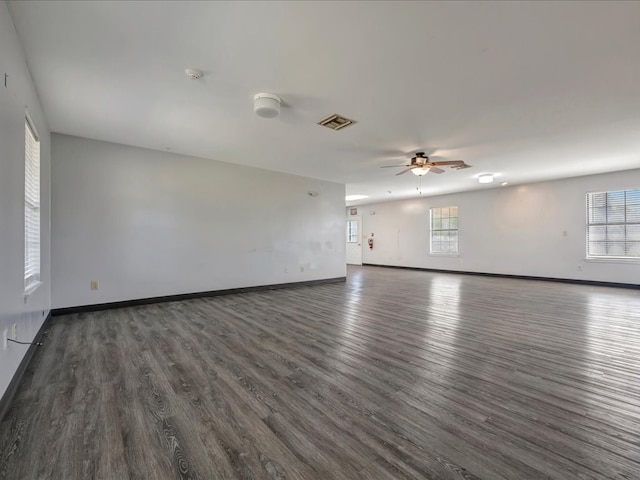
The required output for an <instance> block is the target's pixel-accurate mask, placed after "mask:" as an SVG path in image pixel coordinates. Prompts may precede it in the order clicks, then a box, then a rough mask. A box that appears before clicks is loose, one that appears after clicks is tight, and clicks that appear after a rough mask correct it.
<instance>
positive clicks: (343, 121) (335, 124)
mask: <svg viewBox="0 0 640 480" xmlns="http://www.w3.org/2000/svg"><path fill="white" fill-rule="evenodd" d="M354 123H356V122H355V120H349V119H348V118H346V117H342V116H340V115H338V114H337V113H334V114H333V115H329V116H328V117H327V118H325V119H324V120H320V121H319V122H318V125H322V126H323V127H327V128H330V129H331V130H340V129H342V128H344V127H348V126H349V125H352V124H354Z"/></svg>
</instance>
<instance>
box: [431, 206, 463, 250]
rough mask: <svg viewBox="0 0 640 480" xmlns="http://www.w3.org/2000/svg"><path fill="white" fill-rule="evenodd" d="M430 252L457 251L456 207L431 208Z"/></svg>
mask: <svg viewBox="0 0 640 480" xmlns="http://www.w3.org/2000/svg"><path fill="white" fill-rule="evenodd" d="M430 213H431V250H430V251H431V253H449V254H455V253H458V207H439V208H432V209H431V210H430Z"/></svg>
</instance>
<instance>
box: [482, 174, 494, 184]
mask: <svg viewBox="0 0 640 480" xmlns="http://www.w3.org/2000/svg"><path fill="white" fill-rule="evenodd" d="M478 182H479V183H491V182H493V174H491V173H483V174H482V175H478Z"/></svg>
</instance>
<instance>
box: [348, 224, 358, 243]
mask: <svg viewBox="0 0 640 480" xmlns="http://www.w3.org/2000/svg"><path fill="white" fill-rule="evenodd" d="M357 242H358V220H347V243H357Z"/></svg>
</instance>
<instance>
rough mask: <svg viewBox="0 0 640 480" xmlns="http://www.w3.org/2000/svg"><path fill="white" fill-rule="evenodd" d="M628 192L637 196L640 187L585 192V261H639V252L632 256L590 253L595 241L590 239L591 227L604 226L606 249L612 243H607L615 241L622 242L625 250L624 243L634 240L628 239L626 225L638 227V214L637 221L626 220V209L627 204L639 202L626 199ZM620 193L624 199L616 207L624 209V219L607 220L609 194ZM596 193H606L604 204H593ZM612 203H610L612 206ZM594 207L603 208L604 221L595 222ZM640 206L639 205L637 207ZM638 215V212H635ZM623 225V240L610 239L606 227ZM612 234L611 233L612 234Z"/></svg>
mask: <svg viewBox="0 0 640 480" xmlns="http://www.w3.org/2000/svg"><path fill="white" fill-rule="evenodd" d="M628 192H633V193H632V195H635V196H639V197H640V188H625V189H618V190H600V191H595V192H587V194H586V195H585V206H586V209H585V210H586V219H585V224H586V225H585V260H586V261H590V262H610V263H627V262H630V263H633V262H640V252H639V254H638V255H635V256H632V255H606V254H605V255H602V254H595V253H592V243H593V242H596V240H593V239H591V236H592V235H593V234H592V233H591V227H605V232H606V233H605V239H604V240H603V241H602V242H604V244H605V247H606V250H609V248H611V246H613V245H611V246H610V245H609V244H610V243H612V244H615V243H624V244H625V250H627V246H626V244H627V243H628V242H630V241H634V240H628V235H629V233H628V229H627V227H629V226H634V227H636V229H640V216H638V217H637V218H638V219H637V221H635V222H634V221H628V220H627V215H628V210H629V208H628V207H629V205H639V203H629V202H628V201H627V193H628ZM620 193H622V194H623V195H624V201H623V203H622V205H620V204H618V205H617V206H618V207H622V209H623V211H624V221H609V219H608V214H609V212H608V208H609V205H608V199H609V196H610V195H613V194H620ZM598 194H605V195H606V200H605V204H604V206H601V207H599V206H595V205H593V204H594V198H593V197H594V196H595V195H598ZM613 206H614V205H612V207H613ZM596 208H603V209H604V212H605V220H604V222H597V221H594V220H593V216H594V212H593V210H594V209H596ZM639 208H640V207H639ZM636 215H638V214H636ZM609 226H612V227H623V228H624V235H623V236H624V240H617V241H616V240H612V239H610V238H609V237H610V235H609V232H608V229H607V228H606V227H609ZM612 235H613V234H612ZM637 241H638V240H635V242H637Z"/></svg>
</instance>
